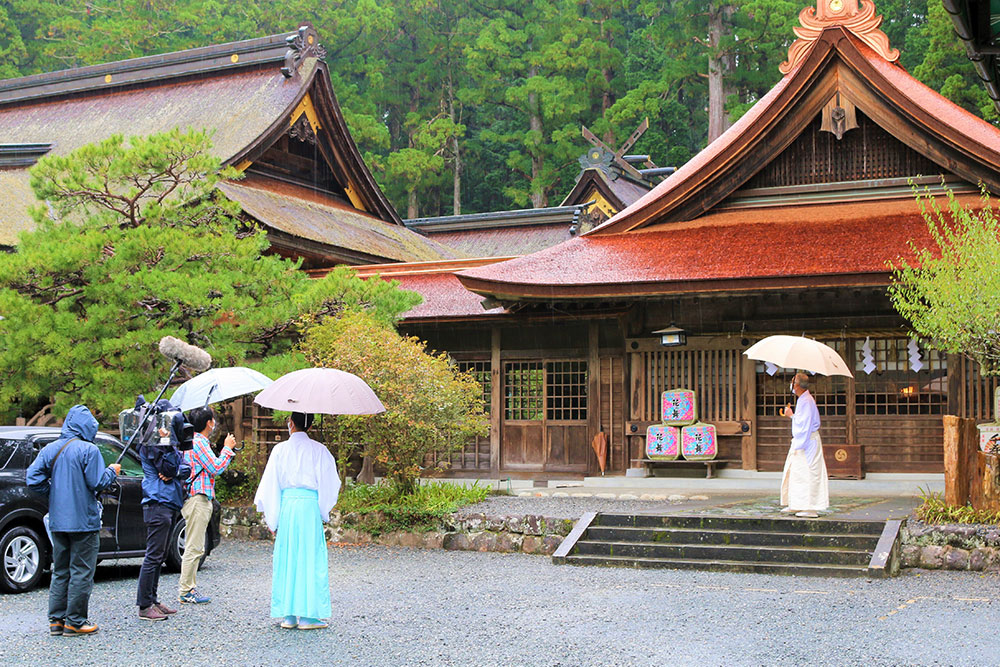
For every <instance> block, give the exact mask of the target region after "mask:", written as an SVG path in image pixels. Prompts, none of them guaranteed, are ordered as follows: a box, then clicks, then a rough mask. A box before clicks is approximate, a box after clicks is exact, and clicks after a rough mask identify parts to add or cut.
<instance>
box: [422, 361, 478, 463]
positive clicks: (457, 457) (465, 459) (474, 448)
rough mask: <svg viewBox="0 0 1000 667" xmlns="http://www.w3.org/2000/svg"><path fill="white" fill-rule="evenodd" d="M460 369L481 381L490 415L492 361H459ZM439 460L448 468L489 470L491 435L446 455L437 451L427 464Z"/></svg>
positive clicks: (470, 442)
mask: <svg viewBox="0 0 1000 667" xmlns="http://www.w3.org/2000/svg"><path fill="white" fill-rule="evenodd" d="M458 369H459V370H460V371H462V372H463V373H469V374H470V375H472V377H474V378H475V379H476V381H477V382H478V383H479V387H480V390H481V396H482V397H483V404H484V406H485V410H486V414H487V415H489V413H490V397H491V393H492V385H493V381H492V379H491V377H490V362H489V361H486V360H477V361H459V362H458ZM439 461H440V462H443V463H444V464H445V465H444V468H445V469H447V470H455V471H459V470H476V471H483V470H489V469H490V437H489V435H486V436H484V437H477V438H473V439H472V440H470V441H469V442H467V443H466V444H464V445H463V446H462V447H461V448H460V449H458V450H456V451H454V452H451V453H449V454H444V455H442V454H440V453H438V452H435V453H434V454H431V455H430V456H429V457H428V458H427V464H428V465H430V466H436V465H437V464H438V462H439Z"/></svg>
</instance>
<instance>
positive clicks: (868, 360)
mask: <svg viewBox="0 0 1000 667" xmlns="http://www.w3.org/2000/svg"><path fill="white" fill-rule="evenodd" d="M861 361H862V363H864V366H862V368H863V369H864V371H865V375H871V374H872V373H874V372H875V368H876V367H875V355H874V354H872V343H871V339H870V338H865V344H864V345H862V346H861Z"/></svg>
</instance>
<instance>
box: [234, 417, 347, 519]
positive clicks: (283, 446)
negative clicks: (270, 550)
mask: <svg viewBox="0 0 1000 667" xmlns="http://www.w3.org/2000/svg"><path fill="white" fill-rule="evenodd" d="M284 489H313V490H314V491H316V492H317V493H319V513H320V516H321V517H322V518H323V521H324V522H325V521H329V520H330V510H332V509H333V506H334V505H336V504H337V496H338V495H339V494H340V475H338V474H337V462H336V461H335V460H334V458H333V454H331V453H330V450H328V449H327V448H326V447H325V446H324V445H323V444H322V443H319V442H316V441H315V440H313V439H311V438H310V437H309V436H308V435H306V434H305V433H303V432H302V431H296V432H295V433H293V434H292V435H291V437H289V438H288V440H285V441H284V442H279V443H278V444H277V445H275V446H274V449H272V450H271V456H270V458H268V460H267V465H266V466H265V467H264V474H263V475H262V476H261V478H260V485H259V486H258V487H257V495H255V496H254V499H253V502H254V504H255V505H256V506H257V510H258V511H260V512H263V513H264V521H265V522H266V523H267V527H268V528H270V529H271V530H277V529H278V515H279V513H280V512H281V492H282V491H283V490H284Z"/></svg>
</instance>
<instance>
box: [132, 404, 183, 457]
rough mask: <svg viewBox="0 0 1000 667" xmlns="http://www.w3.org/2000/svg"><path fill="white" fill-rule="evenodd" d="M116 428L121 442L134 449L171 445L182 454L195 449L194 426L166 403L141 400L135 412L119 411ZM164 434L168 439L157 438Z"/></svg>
mask: <svg viewBox="0 0 1000 667" xmlns="http://www.w3.org/2000/svg"><path fill="white" fill-rule="evenodd" d="M140 400H141V397H140ZM144 422H145V424H144ZM118 428H119V430H120V431H121V438H122V442H124V443H126V444H127V445H130V446H131V447H133V448H135V449H138V448H139V447H141V446H142V445H149V446H163V447H169V446H171V445H174V446H176V447H177V449H179V450H180V451H182V452H183V451H186V450H189V449H192V448H193V447H194V426H192V425H191V424H189V423H188V422H187V419H186V418H185V417H184V413H183V412H181V411H180V410H177V409H175V408H174V407H173V406H172V405H170V404H169V403H167V402H166V401H158V402H157V403H156V404H150V403H146V402H145V401H144V400H143V401H142V402H141V403H140V404H137V405H136V407H134V408H130V409H128V410H122V411H121V412H119V413H118ZM164 431H165V432H166V433H167V435H160V433H161V432H164Z"/></svg>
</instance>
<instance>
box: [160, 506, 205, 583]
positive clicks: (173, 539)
mask: <svg viewBox="0 0 1000 667" xmlns="http://www.w3.org/2000/svg"><path fill="white" fill-rule="evenodd" d="M184 526H185V521H184V519H178V520H177V523H175V524H174V527H173V528H172V529H171V531H170V539H169V540H168V541H167V559H166V564H167V569H168V570H170V571H171V572H180V571H181V560H182V559H183V558H184V542H185V538H186V534H185V530H184ZM204 564H205V556H202V557H201V561H200V562H199V563H198V569H199V570H200V569H201V566H202V565H204Z"/></svg>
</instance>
